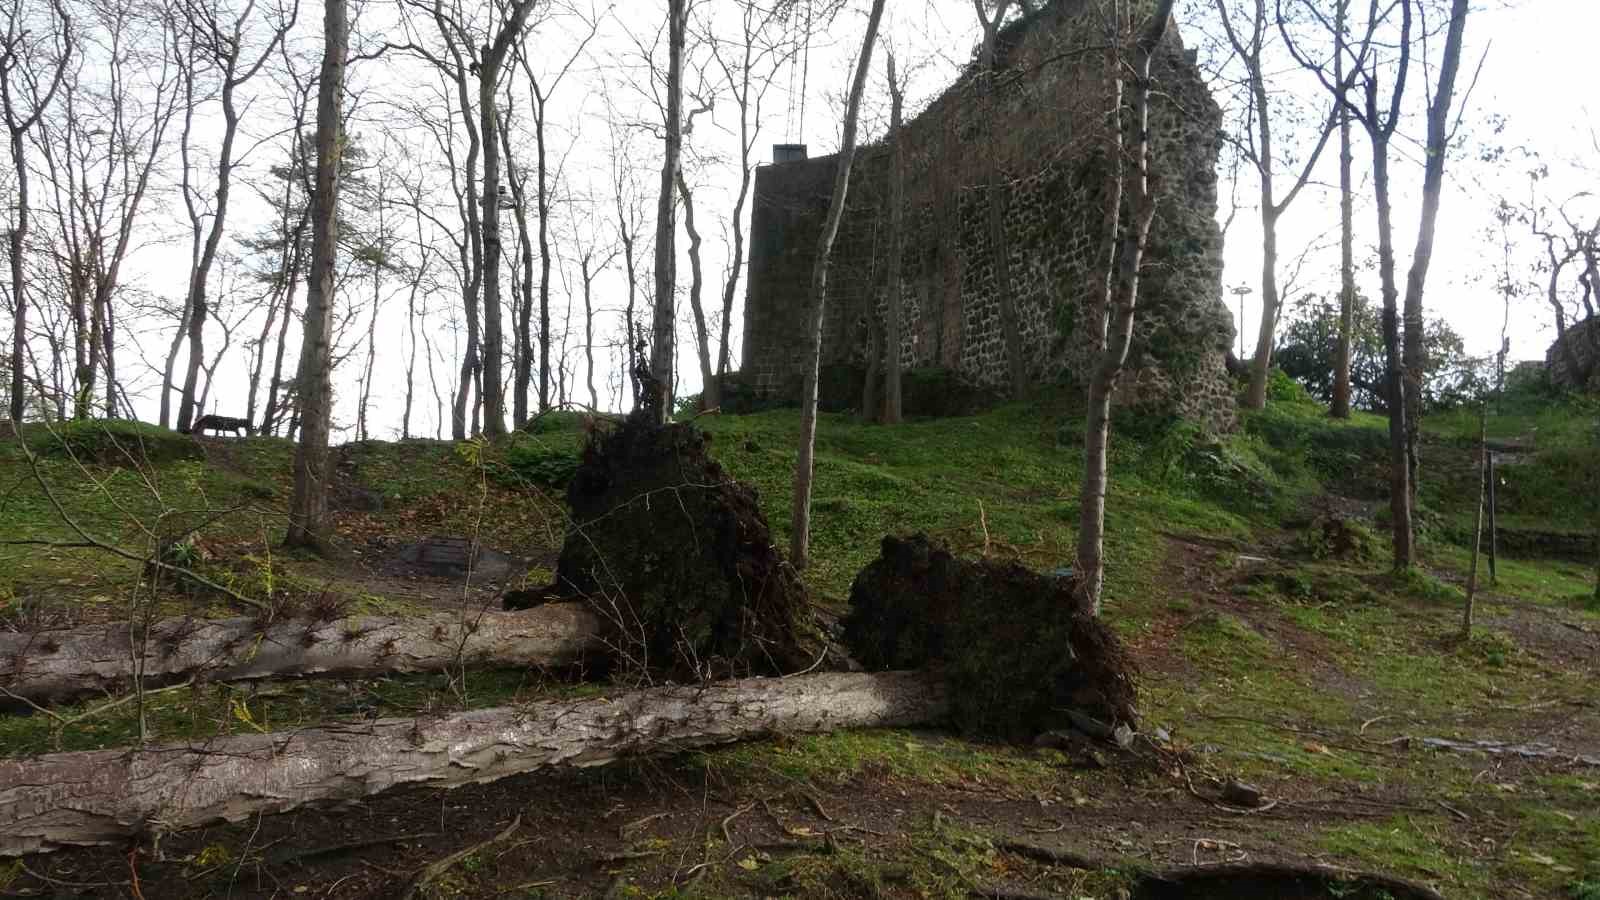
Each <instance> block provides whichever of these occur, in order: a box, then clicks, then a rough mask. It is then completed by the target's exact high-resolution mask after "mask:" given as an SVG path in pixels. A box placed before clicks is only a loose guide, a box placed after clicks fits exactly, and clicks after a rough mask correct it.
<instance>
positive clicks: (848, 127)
mask: <svg viewBox="0 0 1600 900" xmlns="http://www.w3.org/2000/svg"><path fill="white" fill-rule="evenodd" d="M883 4H884V0H872V13H871V15H870V16H869V17H868V18H867V33H866V35H865V36H863V37H862V39H861V55H860V57H859V58H857V59H856V72H855V78H854V79H853V80H852V81H851V82H850V99H849V101H848V103H847V105H846V106H845V110H844V137H843V138H842V139H841V141H840V143H839V162H838V168H837V169H836V170H835V171H834V175H833V195H832V196H831V197H830V198H829V200H828V217H827V219H825V220H824V221H823V223H822V234H821V235H819V236H818V237H817V249H816V262H815V263H813V264H812V267H811V308H810V309H809V310H807V312H806V331H805V341H806V345H805V354H806V355H805V357H804V359H805V363H804V365H805V369H804V370H803V375H802V380H801V386H800V454H799V459H798V460H797V461H796V462H795V467H794V509H793V517H792V521H791V525H790V533H789V541H790V543H789V561H790V563H791V564H792V565H793V566H794V567H795V568H796V569H804V568H805V567H806V564H807V563H808V562H809V561H810V559H809V557H810V552H811V476H812V472H813V469H814V461H813V455H814V453H815V452H816V444H817V376H818V374H819V370H820V368H821V365H822V320H823V316H824V313H825V312H826V308H827V304H828V266H829V265H830V264H831V263H832V260H833V240H834V238H835V237H837V236H838V234H839V221H840V220H841V219H843V218H844V205H845V196H846V194H848V193H849V190H850V168H851V166H852V164H854V162H855V156H856V120H857V118H858V114H859V113H860V111H861V94H862V93H863V92H864V91H865V90H866V85H867V71H868V69H869V68H870V67H871V65H872V45H873V44H874V43H875V42H876V41H877V39H878V23H879V22H881V21H882V20H883Z"/></svg>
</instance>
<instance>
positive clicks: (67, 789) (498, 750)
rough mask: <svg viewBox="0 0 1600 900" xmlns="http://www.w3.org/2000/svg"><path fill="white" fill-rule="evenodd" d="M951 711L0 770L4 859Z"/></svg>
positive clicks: (914, 707) (347, 740)
mask: <svg viewBox="0 0 1600 900" xmlns="http://www.w3.org/2000/svg"><path fill="white" fill-rule="evenodd" d="M946 710H947V706H946V702H945V694H944V688H943V685H942V683H941V682H940V681H939V680H938V679H937V678H935V677H934V676H931V675H928V674H925V673H921V672H888V673H883V674H863V673H824V674H817V675H804V676H795V677H790V678H754V679H745V680H741V681H726V682H716V683H711V684H705V685H698V686H691V687H664V688H651V689H647V690H641V691H633V692H628V693H623V694H619V695H617V696H615V697H611V698H604V697H599V698H590V699H584V700H572V701H567V700H545V701H539V702H535V703H529V704H525V705H521V706H512V707H499V708H494V709H481V710H472V711H469V712H462V713H456V714H453V715H448V716H443V717H438V718H418V719H402V718H395V719H378V720H375V721H372V722H364V723H360V724H345V725H330V726H327V727H322V728H307V729H302V730H298V731H293V732H282V733H269V734H242V735H234V736H229V737H221V738H216V739H214V740H209V741H197V742H192V743H182V744H168V745H165V746H151V747H147V748H144V749H116V750H91V751H80V752H73V753H54V754H49V755H45V756H40V757H36V758H33V759H9V760H0V856H17V855H21V854H27V853H36V852H40V851H45V850H54V849H58V848H62V847H68V846H78V845H90V844H106V843H113V842H117V841H121V840H125V839H127V838H128V837H130V836H138V835H148V834H152V833H155V834H159V833H162V832H169V831H176V830H180V829H184V828H192V827H195V826H198V825H204V824H208V823H213V822H236V821H240V820H242V819H245V818H248V817H250V816H254V815H259V814H265V813H278V812H284V811H286V810H291V809H296V808H298V807H301V806H304V805H306V804H310V803H315V802H321V801H330V800H342V799H349V798H356V797H367V796H371V795H373V794H377V793H380V792H382V791H386V790H388V789H390V788H393V787H398V786H401V785H406V784H418V785H427V786H432V787H438V788H454V787H460V786H462V785H466V784H475V783H481V782H487V781H494V780H496V779H499V778H504V777H507V776H509V775H516V774H520V773H524V772H532V771H536V770H540V769H548V768H553V767H558V766H559V767H578V766H597V765H604V764H606V763H610V762H613V761H615V760H617V759H621V758H624V757H628V756H638V755H642V754H647V753H667V752H676V751H680V750H685V749H691V748H695V747H705V746H710V745H715V744H723V743H729V742H732V741H739V740H746V739H750V738H756V737H762V736H765V735H770V734H774V733H780V732H782V733H797V732H817V731H829V730H833V729H840V728H860V727H888V726H902V725H914V724H930V723H935V722H938V721H940V720H942V719H943V718H944V717H945V714H946Z"/></svg>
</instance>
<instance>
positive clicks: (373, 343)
mask: <svg viewBox="0 0 1600 900" xmlns="http://www.w3.org/2000/svg"><path fill="white" fill-rule="evenodd" d="M379 227H380V229H381V228H382V226H379ZM381 271H382V269H381V267H379V266H376V265H374V266H373V267H372V316H371V317H370V318H368V319H367V364H366V365H365V366H364V367H362V370H361V396H360V399H359V401H358V402H357V404H356V435H357V437H358V439H360V440H363V441H364V440H367V438H369V437H370V436H371V435H369V434H368V433H367V408H368V405H369V404H370V403H371V402H372V370H373V367H374V366H375V365H376V363H377V361H378V312H379V310H380V308H381V307H382V304H381V303H380V302H379V300H378V291H379V286H380V284H381V282H380V281H379V279H378V275H379V273H380V272H381Z"/></svg>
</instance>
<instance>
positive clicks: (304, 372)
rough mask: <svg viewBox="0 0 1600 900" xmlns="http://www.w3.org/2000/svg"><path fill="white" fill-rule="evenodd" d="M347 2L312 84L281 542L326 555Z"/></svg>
mask: <svg viewBox="0 0 1600 900" xmlns="http://www.w3.org/2000/svg"><path fill="white" fill-rule="evenodd" d="M345 4H346V0H325V2H324V6H323V10H324V12H323V23H322V35H323V48H322V75H321V80H320V81H319V82H318V85H317V176H316V177H317V181H316V189H315V191H314V192H313V194H312V198H311V203H312V216H311V283H310V287H309V288H308V289H307V291H306V312H305V340H304V342H303V344H302V345H301V349H300V372H299V376H298V377H297V378H296V379H295V382H296V385H297V387H298V389H299V394H300V403H299V408H300V444H299V446H298V447H296V448H295V455H294V496H293V499H292V502H291V505H290V507H289V531H288V534H287V535H286V536H285V538H284V543H286V544H288V545H289V546H291V547H306V548H309V549H312V550H314V551H317V552H327V550H328V549H329V547H328V532H327V521H326V516H327V511H328V480H329V476H330V474H331V473H330V472H329V470H328V431H329V426H330V418H331V414H332V406H333V292H334V258H335V255H336V254H337V252H338V234H339V161H340V157H341V155H342V154H343V152H344V143H345V142H344V139H343V137H344V122H343V117H342V115H341V112H340V107H341V104H342V101H343V99H344V69H345V59H346V57H347V56H349V50H350V33H349V23H348V21H347V19H346V12H345Z"/></svg>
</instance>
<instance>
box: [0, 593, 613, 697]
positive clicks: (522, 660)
mask: <svg viewBox="0 0 1600 900" xmlns="http://www.w3.org/2000/svg"><path fill="white" fill-rule="evenodd" d="M132 627H133V626H130V625H129V624H128V623H126V622H117V623H111V624H105V625H94V626H90V627H86V628H74V629H69V630H64V631H42V632H36V633H27V634H0V689H3V693H0V697H7V696H9V697H10V698H11V699H16V700H21V701H25V702H31V703H47V702H59V701H63V700H70V699H73V698H78V697H84V696H88V695H94V694H101V693H104V692H121V691H125V690H128V689H129V688H130V687H131V686H132V684H133V663H134V657H133V654H132V653H130V652H129V648H130V647H143V648H144V654H145V659H144V663H143V673H144V683H145V685H146V686H147V687H154V686H158V685H161V684H165V683H170V682H175V681H180V680H183V679H186V678H194V679H196V680H210V681H247V680H254V679H260V678H278V677H285V676H296V675H342V676H358V675H377V674H385V673H390V672H435V671H441V670H444V669H445V668H447V667H449V666H452V665H458V664H461V663H465V664H467V665H500V666H507V667H516V666H532V667H560V666H567V665H572V664H575V663H577V662H578V661H579V660H580V659H581V658H582V657H583V655H584V654H585V653H590V652H595V651H598V650H600V649H601V647H600V639H599V634H600V628H601V624H600V620H599V618H598V617H596V616H595V615H594V614H593V613H592V612H590V611H589V610H588V608H587V607H585V606H584V605H582V604H579V603H552V604H549V605H546V606H541V607H536V608H534V609H530V610H526V611H524V612H514V613H506V612H497V611H496V612H485V613H483V614H482V615H481V616H480V615H470V616H462V615H461V614H459V613H436V614H433V615H429V616H420V617H413V618H382V617H378V616H352V617H350V618H345V619H334V620H331V621H326V622H312V621H307V620H304V619H297V620H286V621H283V622H278V623H275V624H272V625H268V626H265V627H263V626H262V624H261V622H260V621H258V620H256V619H253V618H247V617H242V618H231V619H192V618H183V619H163V620H161V621H159V622H156V623H154V624H152V625H151V626H150V630H149V633H148V635H145V636H143V639H142V640H141V639H139V636H138V635H132V636H130V629H131V628H132ZM463 638H464V640H463Z"/></svg>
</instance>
